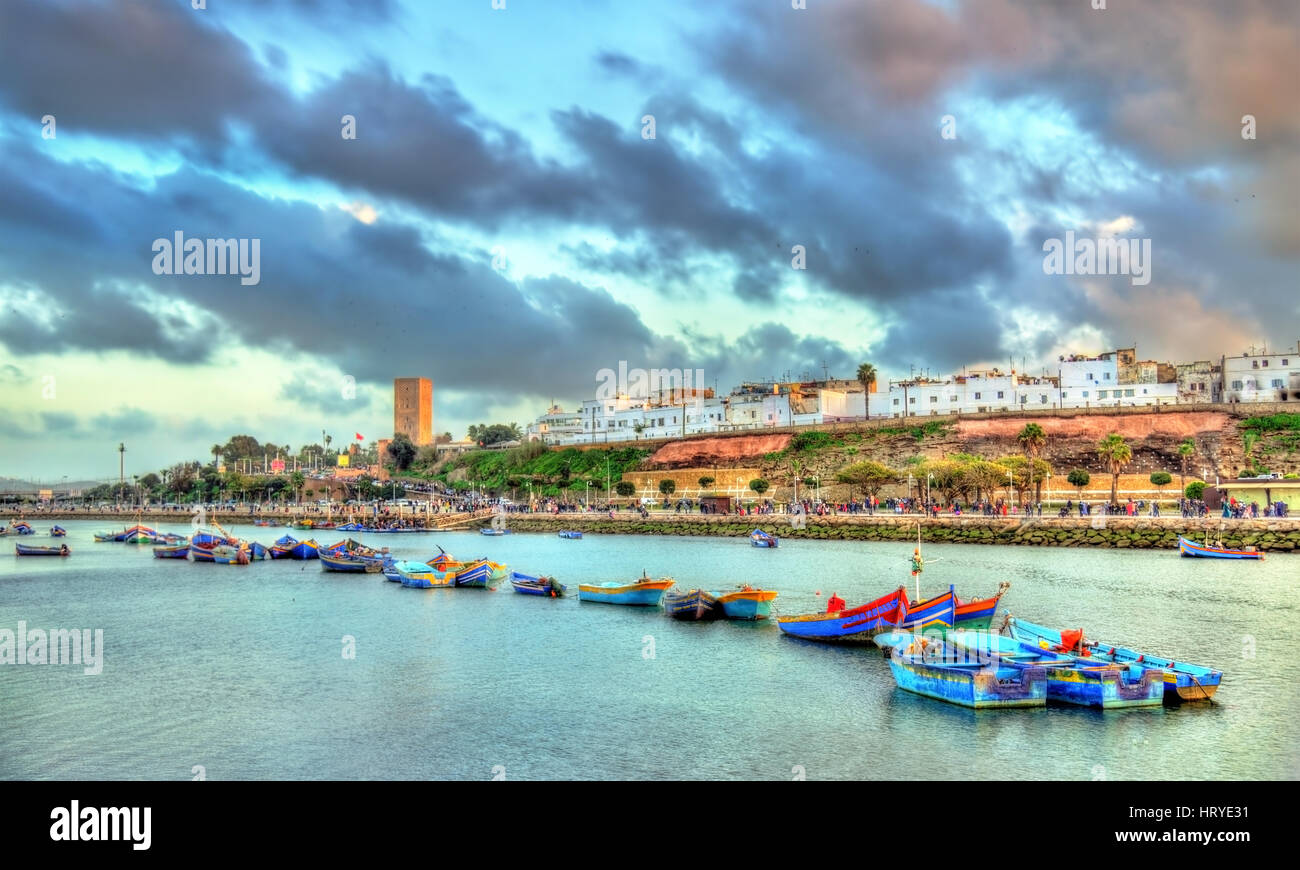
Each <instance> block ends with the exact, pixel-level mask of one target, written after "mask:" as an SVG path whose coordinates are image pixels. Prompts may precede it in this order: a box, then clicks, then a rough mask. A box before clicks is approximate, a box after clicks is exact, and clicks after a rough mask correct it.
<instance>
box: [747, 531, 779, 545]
mask: <svg viewBox="0 0 1300 870" xmlns="http://www.w3.org/2000/svg"><path fill="white" fill-rule="evenodd" d="M749 542H750V543H751V544H753V545H754V546H755V547H766V548H768V549H772V548H775V547H778V546H780V544H781V541H780V539H779V538H777V536H776V535H769V534H768V533H767V532H765V531H763V530H762V529H754V531H752V532H750V533H749Z"/></svg>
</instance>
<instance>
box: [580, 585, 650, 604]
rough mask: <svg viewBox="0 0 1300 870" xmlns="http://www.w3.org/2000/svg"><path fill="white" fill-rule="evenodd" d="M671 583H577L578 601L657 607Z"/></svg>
mask: <svg viewBox="0 0 1300 870" xmlns="http://www.w3.org/2000/svg"><path fill="white" fill-rule="evenodd" d="M672 585H673V581H672V580H650V581H648V582H645V583H622V584H620V583H611V584H609V585H602V586H597V585H594V584H593V585H589V584H579V585H578V600H579V601H594V602H597V603H599V604H626V605H630V606H632V607H658V606H659V605H660V604H662V603H663V600H664V593H665V592H667V591H668V588H669V587H670V586H672Z"/></svg>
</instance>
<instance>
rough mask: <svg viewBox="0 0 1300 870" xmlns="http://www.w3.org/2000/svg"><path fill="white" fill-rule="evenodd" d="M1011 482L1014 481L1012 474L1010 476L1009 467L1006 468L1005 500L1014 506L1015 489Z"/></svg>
mask: <svg viewBox="0 0 1300 870" xmlns="http://www.w3.org/2000/svg"><path fill="white" fill-rule="evenodd" d="M1013 483H1014V478H1012V476H1011V469H1010V468H1008V469H1007V500H1008V501H1010V502H1011V506H1012V507H1015V506H1016V491H1015V489H1014V487H1013Z"/></svg>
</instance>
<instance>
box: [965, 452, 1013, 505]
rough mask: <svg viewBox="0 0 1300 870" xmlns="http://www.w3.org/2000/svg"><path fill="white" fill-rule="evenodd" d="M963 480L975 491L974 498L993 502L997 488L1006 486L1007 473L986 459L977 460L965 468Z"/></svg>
mask: <svg viewBox="0 0 1300 870" xmlns="http://www.w3.org/2000/svg"><path fill="white" fill-rule="evenodd" d="M963 478H964V479H965V481H966V482H967V483H968V484H969V485H970V487H971V488H972V489H974V490H975V498H976V499H982V498H985V497H987V498H988V499H989V501H992V500H993V495H994V494H995V493H996V492H997V491H998V487H1000V486H1003V485H1005V484H1006V480H1007V471H1006V469H1005V468H1003V467H1002V466H1001V465H998V464H997V463H995V462H990V461H989V460H987V459H977V460H975V461H974V462H972V463H970V465H969V466H968V467H967V468H966V471H965V473H964V474H963Z"/></svg>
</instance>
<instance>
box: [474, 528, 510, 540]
mask: <svg viewBox="0 0 1300 870" xmlns="http://www.w3.org/2000/svg"><path fill="white" fill-rule="evenodd" d="M478 533H479V534H480V535H487V536H488V537H492V538H495V537H499V536H501V535H508V534H510V530H509V529H492V528H482V529H479V530H478Z"/></svg>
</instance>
